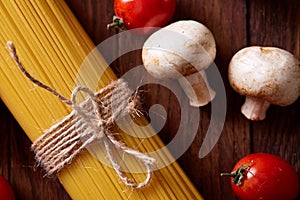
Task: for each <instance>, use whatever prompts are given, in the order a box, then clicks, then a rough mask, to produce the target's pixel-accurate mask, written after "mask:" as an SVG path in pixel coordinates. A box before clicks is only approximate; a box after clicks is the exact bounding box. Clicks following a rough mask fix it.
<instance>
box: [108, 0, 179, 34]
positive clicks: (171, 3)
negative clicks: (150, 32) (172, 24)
mask: <svg viewBox="0 0 300 200" xmlns="http://www.w3.org/2000/svg"><path fill="white" fill-rule="evenodd" d="M175 7H176V0H115V2H114V10H115V14H116V16H117V17H118V18H120V19H122V20H123V23H124V26H125V28H126V29H134V28H142V27H162V26H164V25H166V24H167V23H168V22H169V21H170V20H171V19H172V17H173V14H174V12H175Z"/></svg>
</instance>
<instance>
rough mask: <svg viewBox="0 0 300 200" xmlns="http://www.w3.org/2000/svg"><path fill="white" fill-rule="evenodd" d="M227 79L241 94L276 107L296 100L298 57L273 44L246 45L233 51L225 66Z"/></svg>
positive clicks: (299, 77) (299, 71) (299, 87)
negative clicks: (265, 45) (228, 62)
mask: <svg viewBox="0 0 300 200" xmlns="http://www.w3.org/2000/svg"><path fill="white" fill-rule="evenodd" d="M228 76H229V82H230V84H231V86H232V87H233V89H234V90H236V91H237V92H238V93H240V94H241V95H244V96H251V97H256V98H260V99H263V100H266V101H268V102H270V103H271V104H276V105H280V106H287V105H290V104H292V103H293V102H294V101H296V100H297V98H298V96H299V92H300V66H299V60H298V59H296V58H295V57H294V56H293V55H292V54H291V53H289V52H288V51H285V50H283V49H279V48H276V47H259V46H253V47H247V48H244V49H242V50H240V51H239V52H237V53H236V54H235V55H234V56H233V57H232V59H231V61H230V64H229V69H228Z"/></svg>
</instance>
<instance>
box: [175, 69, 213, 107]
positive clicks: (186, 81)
mask: <svg viewBox="0 0 300 200" xmlns="http://www.w3.org/2000/svg"><path fill="white" fill-rule="evenodd" d="M178 81H179V83H180V85H181V87H182V89H183V90H184V92H185V93H186V95H187V96H188V98H189V100H190V105H191V106H194V107H199V106H204V105H206V104H208V103H209V102H211V101H212V100H213V99H214V98H215V96H216V92H215V91H214V90H213V89H211V88H210V86H209V84H208V82H207V79H206V75H205V73H204V72H203V71H200V72H196V73H194V74H191V75H189V76H186V77H182V78H179V79H178Z"/></svg>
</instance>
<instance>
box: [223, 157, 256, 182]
mask: <svg viewBox="0 0 300 200" xmlns="http://www.w3.org/2000/svg"><path fill="white" fill-rule="evenodd" d="M252 163H253V161H251V162H250V163H249V164H246V165H242V166H240V167H239V168H238V169H237V170H236V171H233V172H231V173H221V174H220V175H221V176H230V177H233V179H232V182H233V183H234V184H236V185H237V186H241V185H242V183H243V182H242V181H243V179H244V178H245V175H246V172H248V171H249V167H250V166H251V165H252Z"/></svg>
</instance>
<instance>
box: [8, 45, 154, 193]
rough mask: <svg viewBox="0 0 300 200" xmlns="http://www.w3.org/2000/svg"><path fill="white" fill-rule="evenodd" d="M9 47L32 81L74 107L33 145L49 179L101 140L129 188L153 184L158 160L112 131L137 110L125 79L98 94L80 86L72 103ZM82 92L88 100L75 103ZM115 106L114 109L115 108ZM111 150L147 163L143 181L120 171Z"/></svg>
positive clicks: (74, 91)
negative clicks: (119, 122) (45, 82)
mask: <svg viewBox="0 0 300 200" xmlns="http://www.w3.org/2000/svg"><path fill="white" fill-rule="evenodd" d="M7 47H8V50H9V52H10V54H11V56H12V58H13V59H14V61H15V62H16V64H17V66H18V67H19V69H20V70H21V72H22V73H23V74H24V75H25V76H26V77H27V78H28V79H29V80H30V81H31V82H33V83H34V84H36V85H37V86H39V87H41V88H43V89H45V90H47V91H49V92H51V93H52V94H53V95H55V96H57V97H58V98H59V99H60V100H61V101H62V102H64V103H66V104H67V105H69V106H71V107H72V108H73V111H72V112H71V114H69V115H68V116H66V117H65V118H64V119H63V120H62V121H60V122H58V123H56V124H54V125H53V126H52V127H51V128H50V129H49V130H47V131H46V132H45V133H44V134H43V135H41V136H40V137H39V138H38V139H37V140H36V141H35V142H34V143H33V144H32V149H33V151H34V152H35V158H36V160H37V164H38V165H42V167H43V168H44V169H45V170H46V172H47V175H48V176H50V175H52V174H53V173H57V172H58V171H59V170H60V169H62V168H63V167H64V166H65V165H66V164H69V163H71V161H72V160H73V159H74V158H75V156H76V155H77V154H78V153H80V152H81V151H82V150H83V149H84V148H85V147H86V146H87V145H89V144H90V143H92V142H94V141H95V140H97V139H102V140H103V143H104V146H105V149H106V152H107V155H108V159H109V160H110V163H111V164H112V167H113V168H114V170H115V171H116V173H117V175H118V176H119V178H120V179H121V180H122V181H123V182H124V184H125V185H126V186H130V187H131V188H142V187H144V186H146V185H147V184H148V183H149V182H150V180H151V177H152V168H151V166H152V164H153V163H154V162H155V159H154V158H152V157H150V156H147V155H146V154H143V153H141V152H139V151H137V150H134V149H131V148H129V147H128V146H126V145H125V144H124V143H123V142H120V141H118V140H117V139H116V138H115V136H114V135H113V134H111V132H110V131H109V128H110V127H111V126H112V125H113V124H114V123H115V120H116V119H117V117H120V116H123V115H125V114H132V112H133V111H135V109H132V108H133V107H134V105H135V102H136V101H137V99H135V98H134V97H132V96H131V94H132V93H131V92H130V91H129V90H126V88H128V85H127V84H126V83H125V82H124V80H122V79H119V80H118V81H114V82H112V83H111V84H109V85H108V86H106V87H105V88H103V89H101V90H100V91H99V92H98V93H96V94H95V93H94V92H93V91H91V90H90V89H89V88H87V87H84V86H78V87H76V88H75V89H74V90H73V91H72V95H71V100H69V99H67V98H66V97H64V96H63V95H61V94H59V93H58V92H57V91H56V90H54V89H52V88H51V87H49V86H47V85H45V84H43V83H42V82H40V81H39V80H37V79H36V78H34V77H32V76H31V75H30V73H29V72H28V71H27V70H26V69H25V68H24V67H23V66H22V64H21V62H20V60H19V58H18V55H17V53H16V48H15V46H14V44H13V43H12V42H11V41H8V42H7ZM114 89H115V90H116V91H114ZM112 91H114V92H112ZM79 92H84V93H86V94H88V98H86V100H85V101H84V102H83V103H80V104H78V103H77V100H76V96H77V94H78V93H79ZM112 107H114V108H113V109H112ZM112 147H114V148H116V149H119V150H121V151H123V152H125V153H127V154H129V155H131V156H133V157H135V158H136V159H138V160H140V161H141V162H142V163H143V164H144V166H145V167H146V169H147V175H146V178H145V179H144V181H142V182H136V181H133V180H131V179H130V178H128V177H127V176H126V175H125V174H124V173H123V172H122V171H121V166H120V165H119V163H118V162H117V160H116V159H115V156H114V155H113V153H112Z"/></svg>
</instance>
